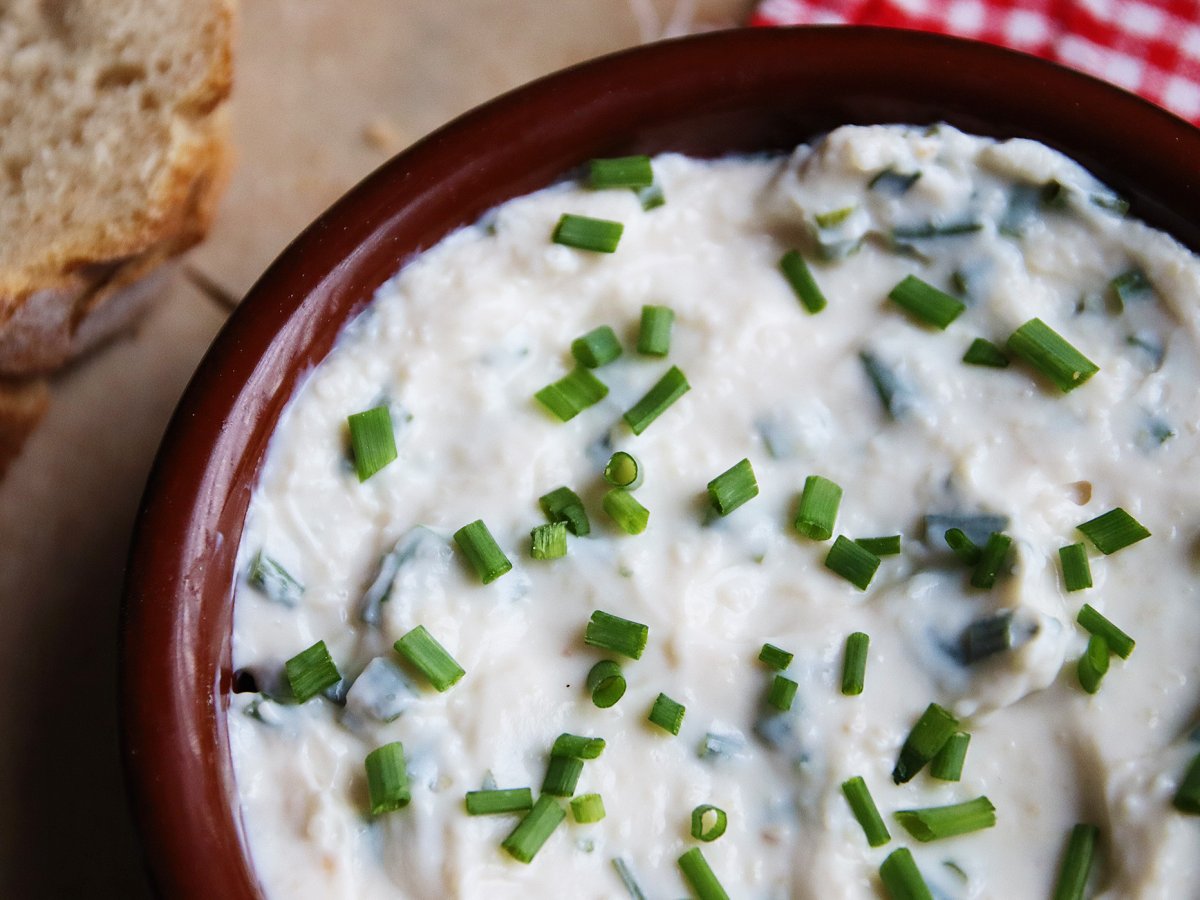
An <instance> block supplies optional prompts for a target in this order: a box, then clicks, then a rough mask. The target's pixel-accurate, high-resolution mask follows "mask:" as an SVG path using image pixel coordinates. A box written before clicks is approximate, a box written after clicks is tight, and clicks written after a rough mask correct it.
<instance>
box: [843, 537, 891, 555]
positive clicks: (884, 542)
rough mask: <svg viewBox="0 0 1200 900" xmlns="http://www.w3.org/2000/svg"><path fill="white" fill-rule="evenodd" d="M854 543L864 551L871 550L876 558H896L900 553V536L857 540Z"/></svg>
mask: <svg viewBox="0 0 1200 900" xmlns="http://www.w3.org/2000/svg"><path fill="white" fill-rule="evenodd" d="M854 543H856V544H858V546H860V547H862V548H863V549H864V550H870V551H871V552H872V553H874V554H875V555H876V556H895V555H896V554H898V553H899V552H900V535H898V534H889V535H887V536H885V537H866V538H855V539H854Z"/></svg>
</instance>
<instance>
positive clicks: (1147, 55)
mask: <svg viewBox="0 0 1200 900" xmlns="http://www.w3.org/2000/svg"><path fill="white" fill-rule="evenodd" d="M750 24H751V25H823V24H854V25H883V26H889V27H892V28H913V29H918V30H920V31H939V32H943V33H945V34H955V35H959V36H960V37H968V38H976V39H977V40H982V41H988V42H989V43H992V44H1001V45H1003V46H1005V47H1011V48H1013V49H1014V50H1023V51H1025V52H1026V53H1033V54H1036V55H1038V56H1044V57H1046V58H1047V59H1052V60H1054V61H1055V62H1059V63H1062V64H1063V65H1066V66H1070V67H1072V68H1075V69H1080V70H1082V71H1084V72H1088V73H1090V74H1092V75H1096V76H1098V77H1100V78H1104V79H1106V80H1107V81H1110V82H1112V83H1113V84H1115V85H1117V86H1119V87H1123V88H1125V89H1126V90H1130V91H1134V92H1135V93H1138V94H1141V95H1142V96H1143V97H1145V98H1147V99H1148V100H1152V101H1154V102H1155V103H1158V104H1159V105H1160V106H1165V107H1166V108H1167V109H1169V110H1171V111H1172V112H1174V113H1175V114H1176V115H1179V116H1182V117H1183V118H1185V119H1188V120H1189V121H1191V122H1192V123H1193V124H1195V125H1200V0H762V2H761V3H759V5H758V7H757V9H756V10H755V12H754V14H753V15H752V16H751V17H750ZM1131 139H1136V138H1134V137H1133V136H1131ZM1197 166H1198V167H1200V161H1197Z"/></svg>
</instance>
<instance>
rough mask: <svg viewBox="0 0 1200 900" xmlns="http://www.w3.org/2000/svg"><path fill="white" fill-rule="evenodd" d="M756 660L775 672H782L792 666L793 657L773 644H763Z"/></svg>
mask: <svg viewBox="0 0 1200 900" xmlns="http://www.w3.org/2000/svg"><path fill="white" fill-rule="evenodd" d="M758 658H759V660H760V661H761V662H764V663H766V664H767V665H768V666H770V667H771V668H772V669H774V670H775V671H777V672H782V671H783V670H784V669H786V668H787V667H788V666H790V665H791V664H792V660H793V659H794V658H795V655H794V654H792V653H788V652H787V651H786V650H780V649H779V648H778V647H776V646H775V645H774V644H763V645H762V649H761V650H759V651H758Z"/></svg>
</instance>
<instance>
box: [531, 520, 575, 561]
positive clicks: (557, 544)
mask: <svg viewBox="0 0 1200 900" xmlns="http://www.w3.org/2000/svg"><path fill="white" fill-rule="evenodd" d="M529 539H530V547H529V555H530V556H532V557H533V558H534V559H561V558H562V557H564V556H566V555H567V523H566V522H551V523H550V524H549V525H538V526H536V527H535V528H534V529H533V530H532V531H531V532H529Z"/></svg>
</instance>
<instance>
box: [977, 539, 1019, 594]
mask: <svg viewBox="0 0 1200 900" xmlns="http://www.w3.org/2000/svg"><path fill="white" fill-rule="evenodd" d="M1011 546H1012V538H1010V537H1009V536H1008V535H1007V534H1002V533H1001V532H999V531H993V532H992V533H991V536H990V537H988V540H987V543H986V544H984V545H983V552H982V553H980V555H979V562H978V563H976V564H975V571H974V572H972V573H971V586H972V587H977V588H983V589H984V590H990V589H991V588H992V587H994V586H995V584H996V576H997V575H998V574H999V573H1000V569H1001V568H1002V567H1003V566H1004V563H1005V561H1006V560H1007V559H1008V551H1009V548H1010V547H1011Z"/></svg>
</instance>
